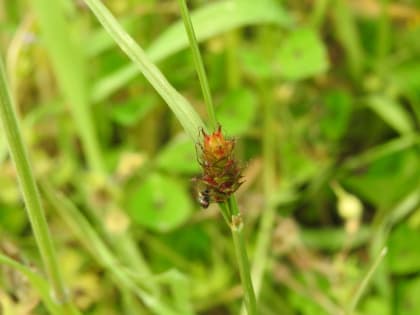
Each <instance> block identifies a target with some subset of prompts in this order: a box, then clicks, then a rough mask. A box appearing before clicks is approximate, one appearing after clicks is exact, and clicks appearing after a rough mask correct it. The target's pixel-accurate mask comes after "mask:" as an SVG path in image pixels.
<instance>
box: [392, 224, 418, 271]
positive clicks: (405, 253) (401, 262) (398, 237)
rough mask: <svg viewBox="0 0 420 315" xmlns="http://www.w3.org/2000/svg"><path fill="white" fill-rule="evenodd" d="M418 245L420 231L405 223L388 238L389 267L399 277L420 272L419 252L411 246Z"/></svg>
mask: <svg viewBox="0 0 420 315" xmlns="http://www.w3.org/2000/svg"><path fill="white" fill-rule="evenodd" d="M419 243H420V231H419V230H417V229H413V228H410V227H409V226H408V225H407V224H406V223H402V224H401V225H398V227H397V228H396V229H395V230H393V231H392V233H391V235H390V238H389V266H390V269H391V272H393V273H395V274H399V275H403V274H411V273H416V272H418V271H420V252H419V251H418V250H417V249H416V248H415V247H413V244H419Z"/></svg>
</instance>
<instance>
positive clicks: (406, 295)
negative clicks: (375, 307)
mask: <svg viewBox="0 0 420 315" xmlns="http://www.w3.org/2000/svg"><path fill="white" fill-rule="evenodd" d="M401 282H402V283H401V285H400V287H401V289H400V290H398V291H399V292H398V293H399V294H398V298H397V299H396V301H397V305H396V309H397V310H398V313H399V314H404V315H418V314H420V299H419V292H420V277H419V276H418V274H417V276H415V277H410V278H408V277H407V279H406V280H405V281H401ZM377 314H382V313H377Z"/></svg>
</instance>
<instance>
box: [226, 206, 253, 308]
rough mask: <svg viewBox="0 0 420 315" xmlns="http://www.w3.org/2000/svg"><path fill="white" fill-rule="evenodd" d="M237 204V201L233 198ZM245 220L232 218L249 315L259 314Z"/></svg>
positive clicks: (236, 251) (237, 217)
mask: <svg viewBox="0 0 420 315" xmlns="http://www.w3.org/2000/svg"><path fill="white" fill-rule="evenodd" d="M231 199H232V200H233V202H234V203H235V204H236V200H235V199H234V198H231ZM243 226H244V224H243V220H242V217H241V215H240V214H237V215H233V216H232V223H231V231H232V238H233V245H234V247H235V254H236V260H237V261H238V266H239V274H240V277H241V282H242V288H243V290H244V300H245V306H246V309H247V312H248V315H256V314H257V300H256V298H255V293H254V287H253V285H252V280H251V272H250V268H249V261H248V254H247V251H246V246H245V239H244V234H243Z"/></svg>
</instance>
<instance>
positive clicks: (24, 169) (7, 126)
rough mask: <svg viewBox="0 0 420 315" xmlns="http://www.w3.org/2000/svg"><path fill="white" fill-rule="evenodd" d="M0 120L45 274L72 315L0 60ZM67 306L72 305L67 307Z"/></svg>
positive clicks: (57, 298)
mask: <svg viewBox="0 0 420 315" xmlns="http://www.w3.org/2000/svg"><path fill="white" fill-rule="evenodd" d="M0 119H1V122H2V126H3V130H4V134H5V137H6V140H7V143H8V145H9V152H10V155H11V158H12V160H13V162H14V164H15V167H16V171H17V175H18V176H17V177H18V181H19V184H20V188H21V191H22V194H23V199H24V201H25V205H26V211H27V214H28V217H29V221H30V223H31V226H32V230H33V233H34V236H35V240H36V243H37V245H38V248H39V251H40V253H41V258H42V261H43V263H44V267H45V270H46V273H47V275H48V278H49V281H50V284H51V287H52V290H53V293H54V297H55V298H56V300H57V302H58V303H59V304H62V305H63V311H64V312H65V313H63V314H73V309H72V307H71V305H70V304H68V303H67V301H68V296H67V292H66V288H65V286H64V282H63V279H62V277H61V273H60V270H59V267H58V262H57V257H56V253H55V250H54V246H53V242H52V239H51V235H50V232H49V229H48V225H47V220H46V218H45V214H44V209H43V207H42V204H41V199H40V196H39V192H38V187H37V186H36V183H35V179H34V175H33V173H32V169H31V166H30V163H29V160H28V155H27V152H26V149H25V146H24V144H23V140H22V137H21V133H20V128H19V123H18V120H17V118H16V113H15V109H14V106H13V104H12V99H11V96H10V92H9V88H8V84H7V81H6V74H5V71H4V66H3V62H2V61H1V60H0ZM67 305H69V306H68V307H67ZM74 312H75V311H74Z"/></svg>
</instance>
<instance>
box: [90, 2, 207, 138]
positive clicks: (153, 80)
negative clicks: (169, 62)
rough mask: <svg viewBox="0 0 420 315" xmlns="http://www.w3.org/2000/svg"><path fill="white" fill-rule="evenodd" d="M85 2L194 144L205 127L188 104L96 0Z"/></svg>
mask: <svg viewBox="0 0 420 315" xmlns="http://www.w3.org/2000/svg"><path fill="white" fill-rule="evenodd" d="M85 2H86V3H87V5H88V6H89V8H90V9H91V10H92V12H93V13H94V14H95V15H96V17H97V18H98V20H99V22H100V23H101V24H102V26H103V27H104V28H105V29H106V30H107V31H108V33H109V34H110V35H111V37H112V38H113V39H114V40H115V41H116V42H117V44H118V46H120V48H121V49H122V50H123V51H124V52H125V53H126V54H127V56H128V57H130V59H131V60H132V61H133V62H134V64H135V65H136V66H137V67H138V68H139V69H140V71H141V72H142V73H143V75H144V76H145V77H146V79H147V80H148V81H149V83H150V84H151V85H152V86H153V87H154V89H155V90H156V91H157V92H158V93H159V95H160V96H161V97H162V98H163V99H164V100H165V102H166V104H168V106H169V107H170V109H171V110H172V111H173V113H174V114H175V116H176V117H177V119H178V121H179V122H180V123H181V125H182V126H183V128H184V129H185V131H186V132H187V134H188V135H189V136H190V137H191V138H192V139H193V140H194V141H195V142H197V141H198V133H199V130H200V129H201V128H204V127H205V126H204V123H203V122H202V120H201V118H200V116H199V115H198V114H197V112H196V111H195V110H194V109H193V107H192V106H191V104H190V103H188V101H187V100H186V99H185V98H184V97H183V96H182V95H181V94H179V93H178V92H177V90H175V88H174V87H173V86H172V85H171V84H170V83H169V82H168V80H167V79H166V78H165V77H164V76H163V74H162V73H161V72H160V71H159V69H158V68H157V67H156V66H155V65H154V64H153V63H152V62H151V61H150V60H149V58H148V57H147V56H146V53H145V52H144V51H143V49H142V48H141V47H140V46H139V45H138V44H137V43H136V42H135V41H134V40H133V38H132V37H130V35H128V34H127V32H125V31H124V29H123V28H122V27H121V25H120V24H119V23H118V21H117V20H116V19H115V18H114V16H112V14H111V13H110V12H109V11H108V9H107V8H106V7H105V6H104V5H103V4H102V3H101V2H100V1H97V0H85Z"/></svg>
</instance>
